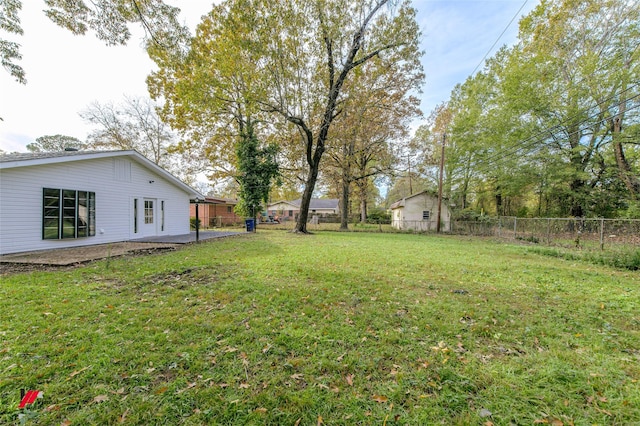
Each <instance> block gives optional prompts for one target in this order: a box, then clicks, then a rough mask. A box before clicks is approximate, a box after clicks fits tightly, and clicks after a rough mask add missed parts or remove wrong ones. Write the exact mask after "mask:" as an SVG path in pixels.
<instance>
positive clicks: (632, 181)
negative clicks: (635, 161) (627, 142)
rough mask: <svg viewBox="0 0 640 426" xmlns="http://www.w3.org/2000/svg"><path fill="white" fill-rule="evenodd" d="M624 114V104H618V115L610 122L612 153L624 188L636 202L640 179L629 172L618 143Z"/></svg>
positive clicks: (620, 143) (639, 190) (629, 167)
mask: <svg viewBox="0 0 640 426" xmlns="http://www.w3.org/2000/svg"><path fill="white" fill-rule="evenodd" d="M625 112H626V103H625V102H620V106H619V107H618V115H617V116H616V117H615V118H614V119H613V120H612V121H613V123H612V131H613V135H612V137H613V152H614V154H615V157H616V165H617V166H618V173H619V174H620V179H622V181H623V182H624V184H625V186H626V187H627V189H628V190H629V192H630V193H631V198H632V199H633V200H637V199H638V195H640V179H638V177H637V176H636V174H634V173H633V171H632V170H631V166H630V165H629V162H628V161H627V158H626V156H625V155H624V147H623V146H622V142H621V141H620V136H621V133H622V117H623V116H624V113H625Z"/></svg>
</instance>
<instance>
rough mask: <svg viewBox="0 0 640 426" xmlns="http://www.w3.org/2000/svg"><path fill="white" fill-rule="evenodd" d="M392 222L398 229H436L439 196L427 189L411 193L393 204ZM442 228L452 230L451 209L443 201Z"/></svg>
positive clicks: (442, 229)
mask: <svg viewBox="0 0 640 426" xmlns="http://www.w3.org/2000/svg"><path fill="white" fill-rule="evenodd" d="M390 208H391V224H392V226H393V227H394V228H396V229H406V230H409V229H412V230H415V231H435V230H436V223H437V216H438V197H437V196H435V195H432V194H431V193H429V192H427V191H422V192H419V193H417V194H413V195H410V196H408V197H405V198H403V199H402V200H399V201H396V202H395V203H393V204H392V205H391V207H390ZM440 230H441V231H445V232H446V231H449V230H451V210H450V209H449V206H448V205H447V203H446V202H445V201H443V202H442V209H441V215H440Z"/></svg>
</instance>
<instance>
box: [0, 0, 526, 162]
mask: <svg viewBox="0 0 640 426" xmlns="http://www.w3.org/2000/svg"><path fill="white" fill-rule="evenodd" d="M167 2H168V3H170V4H174V5H179V7H180V8H181V9H182V18H183V21H185V22H186V23H187V24H188V25H189V27H190V28H192V29H194V28H195V26H196V25H197V24H198V22H199V21H200V17H201V16H202V15H204V14H206V13H207V12H208V11H209V10H210V5H211V4H212V1H211V0H182V1H180V2H177V1H171V0H169V1H167ZM22 3H23V9H22V12H21V14H20V18H21V21H22V27H23V29H24V33H25V34H24V36H22V37H19V38H14V37H11V39H12V40H15V41H18V42H19V43H20V44H21V45H22V50H21V53H22V56H23V59H22V61H20V65H22V67H23V68H24V69H25V71H26V73H27V84H26V85H22V84H19V83H17V82H15V81H14V79H13V78H12V77H11V76H9V74H8V73H7V72H6V71H5V70H4V69H0V117H2V119H3V121H0V149H2V150H4V151H8V152H13V151H18V152H26V148H25V147H26V145H27V144H28V143H31V142H33V141H34V140H35V139H36V138H38V137H40V136H44V135H56V134H62V135H67V136H73V137H76V138H78V139H80V140H82V141H84V140H85V139H86V137H87V134H88V133H89V132H90V131H91V129H92V128H91V126H89V125H87V124H86V123H84V122H83V120H82V119H81V118H80V117H79V115H78V113H79V112H80V111H82V110H84V109H85V108H86V107H87V106H88V105H89V104H91V103H92V102H96V101H97V102H99V103H103V104H104V103H108V102H113V103H116V104H117V103H121V102H122V101H123V99H124V96H125V95H127V96H134V97H135V96H147V90H146V85H145V78H146V76H147V75H148V74H149V72H150V71H151V70H152V69H153V68H154V64H153V62H152V61H151V60H149V58H148V57H147V55H146V52H145V51H144V49H143V48H142V47H141V46H142V41H141V39H140V37H139V35H140V34H141V32H138V37H135V38H133V39H132V40H131V41H130V42H129V44H128V45H127V46H124V47H121V46H117V47H107V46H105V45H104V44H103V43H102V42H101V41H100V40H98V39H97V38H95V37H94V36H93V35H87V36H74V35H72V34H71V33H70V32H68V31H66V30H64V29H62V28H59V27H57V26H56V25H54V24H53V23H51V22H50V21H49V20H48V19H47V18H46V17H45V16H44V14H43V13H42V10H43V9H44V8H45V5H44V0H23V2H22ZM538 3H539V0H527V1H525V0H414V2H413V4H414V6H415V7H416V8H417V10H418V20H419V24H420V26H421V28H422V32H423V40H422V48H423V50H424V51H425V55H424V58H423V65H424V70H425V74H426V80H427V83H426V85H425V87H424V91H423V94H422V97H421V98H422V110H423V112H424V114H425V116H428V114H429V113H430V112H431V110H433V108H434V107H435V106H436V105H438V104H439V103H441V102H443V101H446V100H447V99H448V98H449V95H450V93H451V90H452V89H453V88H454V86H455V85H456V84H458V83H462V82H464V81H465V80H466V78H467V77H468V76H469V75H470V74H471V73H472V72H473V70H474V69H475V68H476V67H477V66H478V65H479V64H480V63H481V61H482V58H483V57H484V56H485V55H486V54H487V53H488V52H489V50H490V48H491V46H492V45H493V44H494V43H495V42H496V40H497V39H498V37H499V36H500V35H501V33H502V32H503V31H504V30H505V28H506V27H507V25H508V24H509V22H510V21H511V19H512V18H513V17H514V16H515V15H516V14H517V17H516V19H515V21H514V22H513V23H512V24H511V26H510V27H509V28H508V29H507V31H506V32H505V34H504V35H503V36H502V37H501V38H500V40H499V42H498V43H497V45H496V46H495V47H494V48H493V49H492V50H491V52H490V55H489V56H491V55H492V54H493V53H494V52H495V51H496V50H497V49H498V48H499V47H500V46H502V45H504V44H507V45H511V44H513V43H514V42H515V40H516V37H517V33H518V25H517V23H518V20H519V19H520V16H522V15H524V14H527V13H528V12H529V11H531V10H532V9H533V8H534V7H535V6H536V5H537V4H538ZM523 4H524V7H523V8H522V10H521V11H520V12H519V13H518V11H519V10H520V8H521V7H522V6H523ZM0 37H6V35H5V34H2V35H0Z"/></svg>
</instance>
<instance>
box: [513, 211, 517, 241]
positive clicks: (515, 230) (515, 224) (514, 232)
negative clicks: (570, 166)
mask: <svg viewBox="0 0 640 426" xmlns="http://www.w3.org/2000/svg"><path fill="white" fill-rule="evenodd" d="M513 239H514V240H516V239H518V217H517V216H514V217H513Z"/></svg>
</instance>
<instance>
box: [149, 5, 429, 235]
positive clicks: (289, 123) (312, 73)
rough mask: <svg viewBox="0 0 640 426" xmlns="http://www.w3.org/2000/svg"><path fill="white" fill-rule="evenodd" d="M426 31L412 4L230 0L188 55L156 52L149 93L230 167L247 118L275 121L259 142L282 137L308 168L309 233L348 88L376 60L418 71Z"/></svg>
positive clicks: (203, 27) (301, 224) (300, 226)
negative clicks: (317, 191) (320, 179)
mask: <svg viewBox="0 0 640 426" xmlns="http://www.w3.org/2000/svg"><path fill="white" fill-rule="evenodd" d="M419 35H420V31H419V29H418V25H417V23H416V20H415V10H414V9H413V8H412V7H411V6H410V4H409V3H408V2H402V3H397V2H394V1H390V0H376V1H373V0H360V1H349V2H347V1H342V0H323V1H310V0H309V1H301V2H271V1H267V0H228V1H224V2H222V3H220V4H219V5H218V6H214V8H213V10H212V12H211V13H210V14H209V15H208V16H207V17H205V19H204V20H203V22H202V23H201V24H200V26H199V27H198V31H197V34H196V37H195V38H194V39H193V40H192V41H191V44H190V47H189V49H188V52H186V53H176V52H173V53H167V52H166V51H157V50H153V49H152V50H150V53H151V55H152V57H153V58H154V60H155V61H156V63H158V65H159V70H158V71H157V72H155V73H154V74H153V75H152V76H151V77H150V79H149V84H150V90H151V92H152V94H154V96H158V97H163V98H164V99H166V105H165V109H164V114H165V116H166V117H167V118H168V119H170V120H172V122H173V123H174V124H175V125H177V126H178V127H180V128H181V129H182V131H183V133H184V134H185V136H186V137H185V141H184V142H183V146H184V147H185V148H190V147H195V148H196V149H200V150H201V152H203V153H205V154H206V155H208V156H209V157H210V158H211V159H212V160H217V162H218V164H220V165H221V167H224V165H225V164H227V165H231V164H232V163H233V162H232V161H231V160H232V159H230V158H229V153H231V152H233V151H232V150H230V149H229V148H230V146H231V145H230V143H231V141H232V140H233V138H234V137H237V134H238V133H239V130H241V128H242V125H243V122H246V120H247V118H251V119H252V120H254V121H255V122H262V123H270V124H269V125H262V126H261V132H263V137H261V138H263V139H273V140H276V141H278V143H279V144H280V145H281V146H283V147H284V148H286V149H285V151H286V152H285V153H284V154H283V157H284V158H286V159H288V160H289V161H290V162H291V164H295V165H298V166H302V167H303V170H304V172H303V176H302V179H303V181H304V191H303V195H302V202H301V214H300V215H299V217H298V223H297V225H296V230H297V231H299V232H306V221H307V216H308V209H309V203H310V201H311V197H312V194H313V191H314V189H315V185H316V182H317V179H318V174H319V173H320V164H321V160H322V157H323V155H324V153H325V151H326V150H327V149H328V148H329V146H328V141H329V139H330V138H331V134H330V130H331V128H332V126H333V124H334V121H336V120H339V119H340V118H341V117H340V116H341V115H342V113H343V112H344V109H343V104H345V103H346V101H347V100H348V98H349V93H348V91H347V90H343V89H344V87H345V85H347V86H348V85H350V84H356V83H357V82H358V81H359V80H360V79H361V78H362V76H363V74H364V73H365V72H366V71H364V70H363V71H362V73H359V72H358V70H360V69H361V68H362V67H363V65H364V64H366V63H368V62H370V61H373V60H374V59H375V60H376V61H378V62H379V63H380V65H379V66H380V69H391V68H392V67H394V66H395V67H397V68H398V69H399V70H400V71H399V72H405V73H406V74H410V75H414V74H416V70H421V65H420V55H421V52H420V49H419ZM385 67H386V68H385ZM417 74H419V71H418V72H417ZM388 83H393V81H392V80H389V81H388ZM229 122H235V124H236V125H235V126H234V127H232V128H233V129H235V130H234V131H233V132H234V133H235V135H233V134H231V135H229V127H228V126H227V123H229ZM229 136H231V137H229ZM291 153H296V154H295V155H291Z"/></svg>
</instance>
